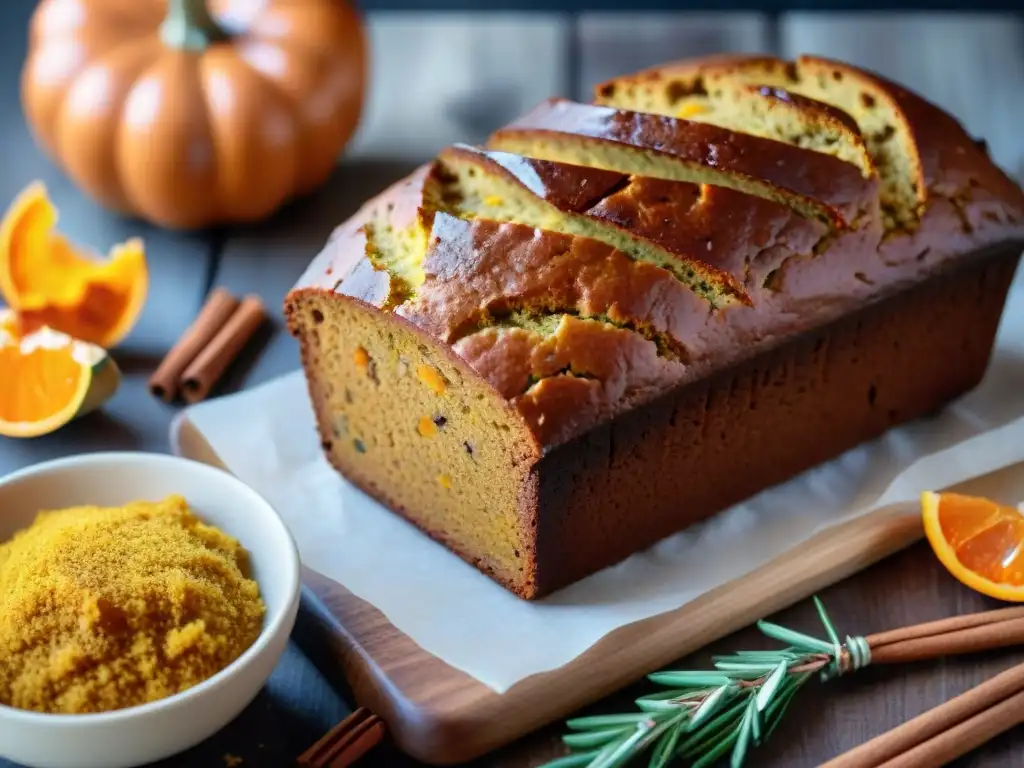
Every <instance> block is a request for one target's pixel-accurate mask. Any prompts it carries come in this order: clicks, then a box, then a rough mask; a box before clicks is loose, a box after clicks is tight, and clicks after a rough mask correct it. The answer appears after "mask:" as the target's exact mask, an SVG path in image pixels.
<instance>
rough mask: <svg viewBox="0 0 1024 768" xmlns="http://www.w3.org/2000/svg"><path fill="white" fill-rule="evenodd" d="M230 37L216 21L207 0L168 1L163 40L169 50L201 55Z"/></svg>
mask: <svg viewBox="0 0 1024 768" xmlns="http://www.w3.org/2000/svg"><path fill="white" fill-rule="evenodd" d="M225 38H227V34H226V33H225V32H224V30H223V29H221V28H220V26H219V25H218V24H217V22H216V21H214V20H213V16H211V15H210V9H209V8H207V7H206V0H169V1H168V3H167V16H166V17H165V18H164V23H163V24H161V25H160V39H161V40H162V41H163V43H164V45H166V46H168V47H170V48H180V49H182V50H187V51H201V50H203V49H205V48H207V47H209V46H210V45H211V44H212V43H215V42H217V41H218V40H224V39H225Z"/></svg>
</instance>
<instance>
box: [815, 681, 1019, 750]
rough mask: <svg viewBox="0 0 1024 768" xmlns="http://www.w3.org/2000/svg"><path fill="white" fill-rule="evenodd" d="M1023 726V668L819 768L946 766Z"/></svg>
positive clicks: (986, 683) (985, 683)
mask: <svg viewBox="0 0 1024 768" xmlns="http://www.w3.org/2000/svg"><path fill="white" fill-rule="evenodd" d="M1021 722H1024V664H1018V665H1017V666H1015V667H1011V668H1010V669H1008V670H1006V671H1005V672H1002V673H1000V674H998V675H996V676H995V677H993V678H991V679H989V680H987V681H985V682H984V683H982V684H981V685H979V686H977V687H975V688H972V689H971V690H969V691H967V692H965V693H962V694H960V695H959V696H956V697H954V698H952V699H950V700H949V701H947V702H946V703H945V704H940V705H939V706H937V707H935V708H933V709H930V710H928V711H927V712H924V713H922V714H920V715H918V716H917V717H915V718H913V719H911V720H908V721H907V722H905V723H903V724H902V725H899V726H897V727H896V728H893V729H892V730H890V731H887V732H886V733H883V734H882V735H880V736H876V737H875V738H873V739H871V740H870V741H868V742H865V743H864V744H861V745H860V746H858V747H854V748H853V749H851V750H849V751H848V752H845V753H843V754H842V755H840V756H839V757H836V758H834V759H832V760H830V761H828V762H827V763H825V764H824V765H823V766H821V768H877V767H878V766H884V768H921V766H932V765H944V764H945V763H947V762H949V761H951V760H955V759H956V758H958V757H960V756H962V755H965V754H967V753H968V752H970V751H971V750H973V749H976V748H977V747H979V746H981V745H982V744H984V743H985V742H986V741H988V740H989V739H991V738H993V737H995V736H997V735H999V734H1000V733H1002V732H1003V731H1005V730H1007V729H1008V728H1011V727H1013V726H1014V725H1017V724H1019V723H1021Z"/></svg>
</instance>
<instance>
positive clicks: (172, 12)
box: [21, 0, 366, 229]
mask: <svg viewBox="0 0 1024 768" xmlns="http://www.w3.org/2000/svg"><path fill="white" fill-rule="evenodd" d="M365 58H366V43H365V36H364V31H363V28H362V25H361V22H360V19H359V17H358V15H357V14H356V12H355V11H354V10H353V9H352V8H351V7H350V6H349V5H347V4H346V3H345V2H344V1H343V0H211V2H210V3H209V7H207V3H206V2H204V0H42V1H41V2H40V3H39V5H38V7H37V8H36V11H35V13H34V15H33V18H32V24H31V29H30V36H29V53H28V58H27V60H26V62H25V66H24V69H23V71H22V82H21V95H22V103H23V107H24V112H25V116H26V119H27V120H28V123H29V125H30V127H31V129H32V131H33V134H34V136H35V138H36V140H37V142H38V143H39V144H40V145H41V146H42V147H43V148H44V149H45V150H46V151H47V153H48V154H50V155H51V156H52V157H53V158H54V159H55V161H56V162H58V163H59V164H60V165H62V166H63V167H64V169H65V170H66V172H67V173H68V175H69V176H70V177H71V178H72V179H73V180H74V182H75V183H76V184H77V185H78V186H79V187H80V188H81V189H83V190H84V191H85V192H86V193H87V194H89V195H90V196H92V197H93V198H94V199H96V200H97V201H99V202H100V203H101V204H103V205H105V206H107V207H109V208H112V209H114V210H117V211H120V212H123V213H129V214H134V215H137V216H140V217H142V218H144V219H148V220H149V221H151V222H153V223H156V224H159V225H162V226H166V227H173V228H180V229H195V228H200V227H206V226H210V225H215V224H225V223H233V222H246V221H255V220H258V219H261V218H264V217H265V216H267V215H269V214H271V213H272V212H274V211H275V210H277V209H278V208H279V207H280V206H281V205H282V204H283V203H285V202H286V201H287V200H288V199H289V198H291V197H292V196H294V195H297V194H302V193H305V192H309V191H311V190H313V189H314V188H316V187H317V186H319V185H320V184H322V183H323V182H324V181H326V179H327V178H328V176H329V175H330V173H331V170H332V169H333V167H334V165H335V162H336V161H337V158H338V155H339V153H340V152H341V150H342V148H343V147H344V146H345V144H346V143H347V142H348V140H349V139H350V138H351V136H352V134H353V133H354V131H355V129H356V127H357V125H358V122H359V118H360V115H361V113H362V109H363V100H364V85H365Z"/></svg>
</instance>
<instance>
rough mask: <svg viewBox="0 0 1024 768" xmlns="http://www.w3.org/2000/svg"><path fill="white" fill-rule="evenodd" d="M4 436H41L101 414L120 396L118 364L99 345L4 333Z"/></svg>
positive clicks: (0, 431) (0, 357) (0, 424)
mask: <svg viewBox="0 0 1024 768" xmlns="http://www.w3.org/2000/svg"><path fill="white" fill-rule="evenodd" d="M0 371H3V375H2V376H0V435H5V436H7V437H38V436H39V435H45V434H47V433H49V432H53V431H54V430H56V429H58V428H60V427H62V426H64V425H65V424H67V423H68V422H69V421H71V420H72V419H74V418H77V417H79V416H84V415H85V414H86V413H89V412H90V411H93V410H95V409H96V408H98V407H99V406H101V405H102V404H103V403H104V402H106V401H107V400H108V399H109V398H110V397H111V396H112V395H113V394H114V392H116V391H117V388H118V385H119V384H120V381H121V374H120V371H118V368H117V365H116V363H114V361H113V360H112V359H111V358H110V356H109V355H107V353H106V352H105V351H104V350H103V349H102V348H100V347H98V346H96V345H95V344H88V343H86V342H82V341H76V340H75V339H72V338H71V337H70V336H68V335H66V334H63V333H59V332H58V331H54V330H52V329H50V328H42V329H40V330H38V331H36V332H35V333H31V334H29V335H27V336H23V337H21V338H17V337H15V336H14V335H12V334H10V333H8V332H7V331H4V330H0Z"/></svg>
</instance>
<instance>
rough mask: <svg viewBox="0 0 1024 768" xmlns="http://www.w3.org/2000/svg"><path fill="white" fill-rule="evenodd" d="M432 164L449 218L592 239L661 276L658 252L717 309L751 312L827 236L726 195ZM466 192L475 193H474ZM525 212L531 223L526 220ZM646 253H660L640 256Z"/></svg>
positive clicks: (693, 187) (575, 174) (528, 165)
mask: <svg viewBox="0 0 1024 768" xmlns="http://www.w3.org/2000/svg"><path fill="white" fill-rule="evenodd" d="M440 162H441V164H442V166H444V167H448V168H449V169H450V170H449V174H450V175H451V179H452V182H451V183H452V184H454V185H456V186H458V185H459V184H461V185H463V186H464V187H465V190H464V191H461V192H460V191H458V190H453V191H452V192H451V193H450V194H449V197H450V198H451V199H452V200H453V203H452V207H451V211H452V212H456V213H457V214H458V215H472V216H480V217H483V218H490V219H495V220H502V221H516V222H520V223H525V224H531V225H533V226H539V227H542V228H545V229H548V230H551V231H561V232H565V233H569V234H577V235H584V236H588V237H594V238H596V239H598V240H601V241H602V242H605V243H608V244H609V245H612V246H613V247H616V248H618V249H619V250H621V251H623V252H624V253H628V254H631V255H633V256H634V257H635V258H640V259H641V260H645V261H649V262H650V263H653V264H657V265H659V266H663V267H664V260H665V254H664V253H663V252H662V250H660V249H664V250H667V251H668V252H669V253H670V254H671V255H672V256H673V258H674V262H675V263H673V264H672V266H671V269H670V271H672V272H673V273H674V274H676V275H677V276H679V277H680V279H682V280H683V281H684V282H685V283H686V284H687V285H689V286H691V287H692V288H694V289H695V290H696V291H697V293H699V294H700V295H703V296H706V297H708V299H709V301H711V302H712V304H714V305H716V306H724V305H726V304H728V303H730V302H731V301H732V300H734V299H736V300H739V301H741V302H743V303H746V304H751V303H752V301H753V300H752V298H751V297H752V293H756V292H757V290H758V289H759V288H761V287H762V285H763V283H764V281H765V279H766V278H767V276H768V275H770V274H771V273H772V272H774V271H775V270H776V269H778V268H779V267H780V266H781V264H782V262H783V261H784V260H785V259H787V258H790V257H793V256H797V255H806V256H810V255H812V254H813V253H814V251H815V249H816V248H817V247H818V246H819V244H821V243H823V242H824V238H825V237H826V235H827V234H828V228H827V227H826V226H825V225H823V224H822V223H820V222H818V221H816V220H812V219H805V218H803V217H801V216H799V215H797V214H796V213H794V212H793V211H792V210H791V209H789V208H788V207H786V206H783V205H780V204H778V203H775V202H772V201H770V200H766V199H764V198H760V197H756V196H753V195H748V194H746V193H743V192H738V191H736V190H733V189H729V188H728V187H720V186H715V185H711V184H691V183H688V182H677V181H665V180H663V179H656V178H650V177H645V176H630V175H627V174H621V173H616V172H610V171H604V170H600V169H594V168H587V167H584V166H579V165H573V164H569V163H559V162H553V161H548V160H537V159H533V158H526V157H523V156H521V155H513V154H510V153H507V152H497V151H484V150H481V149H478V148H473V147H467V146H465V145H457V146H455V147H450V148H448V149H446V150H444V151H443V152H442V153H441V155H440ZM470 174H472V175H470ZM475 187H482V188H483V192H480V191H479V190H478V191H477V192H474V191H473V189H474V188H475ZM502 190H504V191H502ZM537 198H540V200H543V201H545V202H547V203H550V205H551V206H554V207H555V208H557V209H558V211H560V212H561V214H557V213H555V212H553V211H551V210H550V208H549V207H547V206H543V205H541V204H539V202H538V200H537ZM455 209H458V210H457V211H456V210H455ZM525 210H530V211H531V214H530V215H529V216H525V215H524V213H523V212H524V211H525ZM566 214H570V216H566ZM572 214H575V216H571V215H572ZM579 217H586V219H587V221H581V219H580V218H579ZM651 245H653V246H658V247H660V249H659V250H657V251H655V252H653V253H647V251H648V250H651ZM638 248H640V249H644V251H643V252H638V251H637V249H638ZM684 266H685V273H681V272H680V270H681V269H682V268H684Z"/></svg>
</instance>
